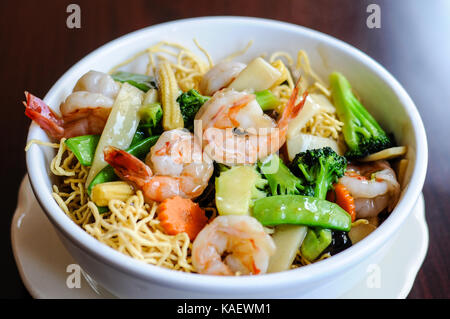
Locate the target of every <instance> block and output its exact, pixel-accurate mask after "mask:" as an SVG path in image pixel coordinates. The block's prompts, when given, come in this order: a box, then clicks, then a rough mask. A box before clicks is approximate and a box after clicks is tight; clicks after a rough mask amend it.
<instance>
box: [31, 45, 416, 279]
mask: <svg viewBox="0 0 450 319" xmlns="http://www.w3.org/2000/svg"><path fill="white" fill-rule="evenodd" d="M194 42H195V44H196V45H197V49H198V50H197V51H198V52H202V53H203V54H204V55H205V57H206V58H201V57H200V56H199V55H197V54H196V53H194V51H192V50H190V49H188V48H186V47H183V46H181V45H179V44H176V43H169V42H160V43H157V44H156V45H153V46H151V47H149V48H148V49H146V50H145V51H142V52H139V53H137V54H136V55H135V56H133V57H131V58H130V59H128V60H126V61H124V62H123V63H121V64H120V65H118V66H116V67H114V68H113V69H112V70H111V71H110V72H109V73H108V74H107V73H103V72H99V71H94V70H91V71H89V72H87V73H86V74H84V75H83V76H82V77H81V78H80V79H79V80H78V82H77V83H74V88H73V90H72V93H71V94H70V95H69V96H67V97H66V99H65V100H64V101H63V102H62V103H61V104H60V106H59V110H58V109H57V105H53V106H52V108H51V107H50V106H48V105H47V104H46V103H45V102H44V101H42V100H41V99H39V98H38V97H36V96H34V95H33V94H31V93H28V92H26V93H25V97H26V101H25V102H24V105H25V114H26V116H28V117H29V118H30V119H32V120H33V121H34V122H35V123H36V124H38V125H39V126H40V127H41V128H42V129H43V130H44V131H45V132H46V133H47V134H48V136H49V139H50V140H52V142H44V141H37V140H32V141H29V143H28V145H27V148H26V150H28V149H29V148H30V147H39V146H37V145H34V144H40V145H43V146H50V147H53V148H55V149H56V150H57V151H56V152H55V153H56V155H55V157H54V159H53V160H52V162H51V165H50V171H51V172H52V174H54V175H55V179H54V180H55V181H56V182H55V185H53V197H54V199H55V201H56V202H57V204H58V205H59V206H60V207H61V210H62V211H63V212H64V213H65V214H66V215H67V216H68V217H69V218H70V219H71V220H72V221H73V222H74V223H76V224H77V225H79V226H80V227H81V228H82V229H84V230H85V231H86V232H87V233H88V234H90V235H91V236H93V237H95V238H96V239H97V240H99V241H100V242H102V243H103V244H105V245H107V246H109V247H111V248H113V249H115V250H117V251H119V252H121V253H123V254H125V255H128V256H130V257H132V258H135V259H137V260H140V261H142V262H145V263H148V264H152V265H157V266H161V267H166V268H169V269H173V270H180V271H184V272H193V273H199V274H209V275H260V274H264V273H272V272H280V271H286V270H289V269H293V268H298V267H302V266H306V265H309V264H311V263H314V262H318V261H321V260H323V259H325V258H328V257H330V256H333V255H335V254H338V253H340V252H341V251H343V250H345V249H347V248H349V247H351V246H352V245H354V244H356V243H357V242H359V241H360V240H362V239H364V238H365V237H366V236H368V235H369V234H370V233H371V232H372V231H374V230H375V229H376V228H377V227H378V226H379V225H380V224H381V223H382V222H383V221H384V220H385V219H386V218H387V217H388V216H389V213H390V212H392V210H393V209H394V207H395V205H396V203H397V201H398V199H399V196H400V191H401V185H402V183H403V179H404V176H405V170H406V167H407V165H408V161H407V159H405V158H404V155H405V154H406V151H407V149H406V147H405V146H397V145H396V143H395V140H394V137H393V135H391V134H389V132H386V131H385V130H383V128H382V127H381V126H380V125H379V124H378V122H377V121H376V120H375V118H374V117H373V116H372V115H371V114H370V113H369V112H368V111H367V110H366V108H365V107H364V105H363V101H362V100H361V99H360V98H359V97H358V95H357V93H356V92H355V91H354V90H353V89H352V87H351V85H350V83H349V81H348V80H347V79H346V77H345V76H344V75H343V74H342V73H339V72H333V73H331V74H329V76H328V79H327V81H325V80H324V79H322V78H321V77H320V76H318V75H317V74H316V73H315V72H314V71H313V69H312V68H311V65H310V62H309V59H308V56H307V54H306V52H305V51H303V50H300V51H299V52H298V54H297V57H296V61H295V59H294V58H292V57H291V55H289V54H288V53H286V52H282V51H278V52H275V53H273V54H272V55H267V54H261V55H260V56H257V57H254V58H253V59H250V60H249V61H248V63H245V64H244V63H242V62H237V60H239V57H240V56H241V55H242V54H243V53H244V52H245V50H243V51H241V52H238V53H235V54H231V55H230V56H229V57H227V58H225V59H223V60H222V61H220V62H218V63H216V64H214V63H213V60H212V59H211V57H210V55H209V54H208V52H207V51H206V50H205V49H203V48H202V47H201V46H200V45H199V44H198V42H197V41H194ZM137 62H139V63H137ZM137 65H139V66H140V69H139V68H138V67H136V66H137ZM131 66H133V67H131Z"/></svg>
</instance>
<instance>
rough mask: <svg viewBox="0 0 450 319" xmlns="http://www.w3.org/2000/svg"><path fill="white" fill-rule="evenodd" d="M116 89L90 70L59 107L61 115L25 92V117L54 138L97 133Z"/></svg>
mask: <svg viewBox="0 0 450 319" xmlns="http://www.w3.org/2000/svg"><path fill="white" fill-rule="evenodd" d="M119 88H120V85H119V84H117V83H116V82H114V80H113V79H112V78H111V76H109V75H108V74H105V73H101V72H96V71H90V72H88V73H86V74H85V75H83V76H82V77H81V78H80V79H79V80H78V82H77V84H76V86H75V88H74V92H73V93H72V94H70V95H69V96H68V97H67V98H66V100H65V101H64V102H63V103H62V104H61V105H60V111H61V116H59V115H57V114H56V113H55V112H54V111H53V110H51V109H50V107H49V106H48V105H47V104H45V103H44V102H43V101H42V100H41V99H39V98H37V97H36V96H34V95H32V94H30V93H28V92H25V97H26V100H27V101H26V102H24V105H25V115H27V116H28V117H29V118H30V119H32V120H33V121H35V122H36V123H37V124H39V126H40V127H41V128H42V129H43V130H44V131H46V132H47V134H49V135H50V136H51V137H53V138H56V139H61V138H62V137H66V138H69V137H74V136H80V135H89V134H101V133H102V131H103V128H104V127H105V124H106V121H107V120H108V116H109V113H110V112H111V108H112V106H113V104H114V99H115V98H116V96H117V93H118V91H119ZM81 90H82V91H81ZM84 90H86V91H84Z"/></svg>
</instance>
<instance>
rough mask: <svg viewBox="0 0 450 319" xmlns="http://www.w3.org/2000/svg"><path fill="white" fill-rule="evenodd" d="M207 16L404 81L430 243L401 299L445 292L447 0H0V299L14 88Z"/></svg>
mask: <svg viewBox="0 0 450 319" xmlns="http://www.w3.org/2000/svg"><path fill="white" fill-rule="evenodd" d="M70 3H77V4H79V5H80V7H81V11H82V12H81V23H82V25H81V29H73V30H70V29H68V28H67V27H66V18H67V16H68V14H67V13H66V7H67V5H68V4H70ZM370 3H376V4H379V5H380V7H381V28H380V29H369V28H367V26H366V19H367V16H368V13H367V12H366V8H367V5H368V4H370ZM207 15H241V16H257V17H265V18H271V19H277V20H282V21H287V22H291V23H295V24H299V25H303V26H306V27H309V28H312V29H316V30H319V31H322V32H324V33H327V34H330V35H332V36H334V37H337V38H339V39H341V40H344V41H346V42H348V43H350V44H351V45H354V46H355V47H357V48H359V49H361V50H362V51H364V52H366V53H367V54H369V55H370V56H372V57H373V58H374V59H375V60H377V61H379V62H380V63H381V64H382V65H384V66H385V67H386V68H387V69H388V70H389V71H390V72H391V73H392V74H393V75H394V76H395V77H396V78H397V79H398V80H399V81H400V82H401V83H402V85H404V87H405V88H406V90H407V91H408V92H409V94H410V95H411V97H412V98H413V100H414V101H415V103H416V105H417V107H418V109H419V111H420V113H421V115H422V118H423V120H424V123H425V127H426V130H427V135H428V143H429V151H430V156H429V166H428V175H427V179H426V182H425V187H424V195H425V201H426V216H427V222H428V226H429V231H430V246H429V250H428V255H427V258H426V260H425V262H424V264H423V267H422V269H421V270H420V272H419V274H418V276H417V279H416V281H415V283H414V286H413V288H412V290H411V293H410V295H409V297H410V298H449V297H450V292H449V287H450V284H449V269H450V265H449V253H450V250H449V241H450V238H449V231H448V230H449V228H450V223H449V217H448V216H449V215H448V214H449V206H450V191H449V189H450V187H449V186H448V185H447V183H448V181H449V179H450V173H449V159H450V148H449V146H450V143H449V139H450V112H449V109H450V105H449V103H450V102H449V101H450V80H449V79H450V1H446V0H442V1H398V0H396V1H380V0H371V1H354V0H348V1H326V0H320V1H280V0H277V1H275V0H272V1H229V0H222V1H213V0H207V1H194V0H189V1H144V0H129V1H106V0H98V1H92V0H90V1H87V0H78V1H74V0H70V1H66V0H64V1H49V0H46V1H36V0H8V1H1V2H0V44H1V49H0V57H1V59H0V83H1V92H2V94H1V102H2V110H1V115H0V123H1V124H0V129H1V134H0V141H1V146H2V152H1V153H2V156H1V159H0V161H1V165H0V176H1V187H2V202H3V207H2V212H1V214H0V215H1V217H0V218H1V223H0V227H1V231H0V236H1V237H0V246H1V251H2V253H3V254H4V255H3V257H2V258H1V259H0V265H1V270H2V274H3V278H2V285H1V287H0V297H6V298H27V297H29V295H28V293H27V291H26V290H25V288H24V286H23V285H22V282H21V280H20V277H19V274H18V271H17V269H16V266H15V262H14V259H13V256H12V252H11V244H10V230H9V229H10V222H11V218H12V215H13V212H14V208H15V205H16V200H17V189H18V187H19V184H20V181H21V179H22V177H23V176H24V174H25V173H26V167H25V154H24V150H23V148H24V145H25V140H26V134H27V128H28V125H29V122H30V121H29V120H28V119H27V118H25V116H24V115H23V111H24V110H23V106H22V105H21V103H20V102H21V101H22V99H23V91H24V90H25V89H26V90H29V91H31V92H33V93H35V94H36V95H38V96H44V95H45V94H46V92H47V91H48V90H49V89H50V87H51V86H52V85H53V83H54V82H55V81H56V80H57V79H58V78H59V77H60V76H61V75H62V74H63V73H64V72H65V71H66V70H67V69H68V68H69V67H70V66H72V65H73V64H74V63H75V62H77V61H78V60H79V59H81V58H82V57H83V56H85V55H86V54H87V53H89V52H90V51H92V50H94V49H96V48H97V47H99V46H101V45H103V44H105V43H106V42H109V41H110V40H113V39H115V38H117V37H119V36H121V35H124V34H126V33H129V32H131V31H134V30H137V29H140V28H143V27H146V26H149V25H154V24H157V23H161V22H165V21H170V20H175V19H181V18H187V17H195V16H207ZM446 185H447V186H446Z"/></svg>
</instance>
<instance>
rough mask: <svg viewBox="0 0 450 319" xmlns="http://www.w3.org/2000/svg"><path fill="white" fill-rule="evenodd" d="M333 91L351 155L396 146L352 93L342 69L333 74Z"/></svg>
mask: <svg viewBox="0 0 450 319" xmlns="http://www.w3.org/2000/svg"><path fill="white" fill-rule="evenodd" d="M330 85H331V93H332V97H333V101H334V104H335V106H336V111H337V114H338V117H339V119H340V120H341V121H342V122H344V127H343V130H342V132H343V134H344V139H345V142H346V143H347V146H348V148H349V150H348V151H347V153H346V154H345V155H346V156H347V157H349V158H361V157H364V156H367V155H369V154H372V153H376V152H379V151H381V150H383V149H385V148H389V147H392V146H393V143H392V141H391V140H390V139H389V137H388V136H387V135H386V133H385V132H384V131H383V129H382V128H381V127H380V125H378V123H377V121H376V120H375V119H374V118H373V117H372V115H370V114H369V112H367V110H366V109H365V108H364V106H363V105H362V104H361V102H359V101H358V99H357V98H356V97H355V96H354V95H353V93H352V88H351V86H350V83H349V82H348V81H347V79H346V78H345V77H344V76H343V75H342V74H340V73H338V72H334V73H332V74H330Z"/></svg>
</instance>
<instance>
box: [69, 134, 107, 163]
mask: <svg viewBox="0 0 450 319" xmlns="http://www.w3.org/2000/svg"><path fill="white" fill-rule="evenodd" d="M99 139H100V135H83V136H77V137H71V138H69V139H67V140H66V141H65V143H66V146H67V147H68V148H69V149H70V150H71V151H72V152H73V154H74V155H75V157H76V158H77V159H78V161H79V162H80V163H81V165H83V166H91V165H92V160H93V159H94V154H95V149H96V148H97V144H98V141H99Z"/></svg>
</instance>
